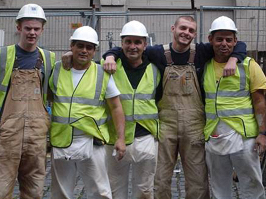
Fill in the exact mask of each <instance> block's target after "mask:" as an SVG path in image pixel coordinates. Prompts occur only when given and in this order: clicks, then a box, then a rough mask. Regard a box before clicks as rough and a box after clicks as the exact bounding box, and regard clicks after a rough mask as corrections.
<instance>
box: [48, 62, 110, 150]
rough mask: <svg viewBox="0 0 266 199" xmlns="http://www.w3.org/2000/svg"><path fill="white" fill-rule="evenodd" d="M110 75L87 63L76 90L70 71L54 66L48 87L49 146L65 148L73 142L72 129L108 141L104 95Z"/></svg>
mask: <svg viewBox="0 0 266 199" xmlns="http://www.w3.org/2000/svg"><path fill="white" fill-rule="evenodd" d="M109 78H110V75H109V74H107V73H105V72H104V71H103V68H102V67H101V66H100V65H97V64H95V62H91V65H90V67H89V68H88V69H87V70H86V71H85V73H84V74H83V76H82V78H81V80H80V81H79V83H78V85H77V87H76V88H74V86H73V80H72V72H71V70H65V69H64V68H63V66H62V64H61V62H58V63H56V66H55V69H54V71H53V74H52V76H51V78H50V81H49V84H50V88H51V90H52V92H53V96H54V102H53V106H52V124H51V129H50V141H51V145H52V146H54V147H58V148H64V147H69V146H70V145H71V143H72V140H73V128H77V129H79V130H81V131H83V132H84V133H86V134H89V135H92V136H94V137H97V138H98V139H101V140H102V141H104V142H108V141H109V134H108V129H107V113H106V102H105V92H106V89H107V85H108V81H109Z"/></svg>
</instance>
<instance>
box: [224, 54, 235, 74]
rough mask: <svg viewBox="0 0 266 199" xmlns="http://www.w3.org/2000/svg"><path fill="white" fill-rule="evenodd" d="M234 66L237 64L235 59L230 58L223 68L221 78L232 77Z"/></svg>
mask: <svg viewBox="0 0 266 199" xmlns="http://www.w3.org/2000/svg"><path fill="white" fill-rule="evenodd" d="M236 64H237V58H235V57H230V58H229V60H228V62H227V63H226V65H225V67H224V71H223V76H224V77H228V76H232V75H234V74H235V72H236Z"/></svg>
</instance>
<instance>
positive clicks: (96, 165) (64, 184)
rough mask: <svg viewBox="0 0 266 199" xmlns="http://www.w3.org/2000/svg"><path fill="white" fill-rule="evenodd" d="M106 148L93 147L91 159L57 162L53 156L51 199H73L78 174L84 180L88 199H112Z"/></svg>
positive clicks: (60, 160) (58, 160) (59, 160)
mask: <svg viewBox="0 0 266 199" xmlns="http://www.w3.org/2000/svg"><path fill="white" fill-rule="evenodd" d="M105 156H106V151H105V149H104V146H93V153H92V156H91V158H90V159H86V160H69V161H68V160H64V159H57V160H55V159H54V158H53V156H52V172H51V173H52V183H51V192H52V193H51V199H72V198H73V192H74V188H75V186H76V178H77V174H79V175H80V177H81V178H82V180H83V182H84V185H85V189H86V193H87V199H112V194H111V187H110V184H109V178H108V175H107V167H106V162H105V158H106V157H105Z"/></svg>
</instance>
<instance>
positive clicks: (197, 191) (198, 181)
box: [155, 44, 210, 199]
mask: <svg viewBox="0 0 266 199" xmlns="http://www.w3.org/2000/svg"><path fill="white" fill-rule="evenodd" d="M164 49H165V56H166V60H167V67H166V69H165V72H164V77H163V97H162V99H161V100H160V102H159V104H158V107H159V119H160V141H159V151H158V163H157V171H156V175H155V199H171V178H172V176H173V170H174V168H175V165H176V163H177V157H178V153H179V154H180V156H181V161H182V166H183V170H184V175H185V189H186V199H208V198H210V196H209V184H208V175H207V167H206V164H205V148H204V135H203V128H204V125H205V116H204V106H203V103H202V98H201V92H200V87H199V82H198V79H197V74H196V71H195V66H194V56H195V45H191V46H190V58H189V61H188V64H187V65H173V64H172V63H173V61H172V58H171V51H170V48H169V44H167V45H164Z"/></svg>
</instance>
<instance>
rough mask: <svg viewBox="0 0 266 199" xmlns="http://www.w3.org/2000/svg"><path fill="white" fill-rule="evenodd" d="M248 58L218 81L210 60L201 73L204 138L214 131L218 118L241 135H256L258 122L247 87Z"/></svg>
mask: <svg viewBox="0 0 266 199" xmlns="http://www.w3.org/2000/svg"><path fill="white" fill-rule="evenodd" d="M250 59H251V58H249V57H247V58H246V59H245V60H244V61H243V62H242V63H241V64H238V67H237V70H236V74H235V75H234V76H230V77H226V78H223V77H222V78H221V79H220V80H219V82H218V84H217V85H216V76H215V70H214V65H213V60H211V62H209V63H208V64H207V65H206V67H205V73H204V90H205V93H206V98H205V101H206V106H205V112H206V118H207V121H206V126H205V129H204V134H205V139H206V140H207V139H208V138H209V136H210V135H211V134H212V133H213V131H214V130H215V128H216V125H217V124H218V122H219V120H220V119H221V120H223V121H224V122H225V123H227V124H228V125H229V126H231V127H232V128H233V129H235V130H236V131H237V132H238V133H240V134H241V135H243V136H246V137H254V136H256V135H257V129H258V126H257V122H256V119H255V116H254V111H253V106H252V100H251V95H250V91H249V89H250V88H249V62H250ZM230 89H231V90H230Z"/></svg>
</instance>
